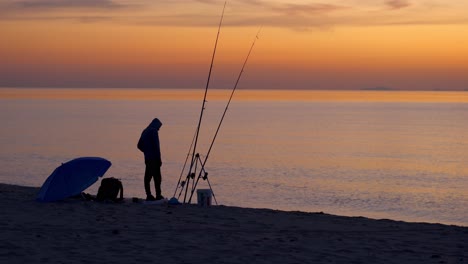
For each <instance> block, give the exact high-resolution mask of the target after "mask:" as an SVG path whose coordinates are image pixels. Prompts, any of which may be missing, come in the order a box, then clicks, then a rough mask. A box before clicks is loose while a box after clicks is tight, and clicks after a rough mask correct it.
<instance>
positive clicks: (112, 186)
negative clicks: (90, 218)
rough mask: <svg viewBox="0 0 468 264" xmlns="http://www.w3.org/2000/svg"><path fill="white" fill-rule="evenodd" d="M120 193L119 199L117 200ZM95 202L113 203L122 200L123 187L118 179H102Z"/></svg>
mask: <svg viewBox="0 0 468 264" xmlns="http://www.w3.org/2000/svg"><path fill="white" fill-rule="evenodd" d="M119 191H120V197H119V198H117V196H118V194H119ZM96 200H97V201H114V202H119V201H122V200H123V185H122V182H121V181H120V180H119V179H116V178H104V179H102V180H101V186H99V190H98V193H97V196H96Z"/></svg>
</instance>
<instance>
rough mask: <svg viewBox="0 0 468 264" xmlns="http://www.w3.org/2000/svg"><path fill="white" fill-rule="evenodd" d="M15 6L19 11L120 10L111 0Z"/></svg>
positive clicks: (67, 0)
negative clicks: (66, 9)
mask: <svg viewBox="0 0 468 264" xmlns="http://www.w3.org/2000/svg"><path fill="white" fill-rule="evenodd" d="M15 6H16V7H17V8H20V9H57V8H99V9H101V8H104V9H108V8H120V7H123V5H121V4H117V3H116V2H114V1H111V0H38V1H31V0H30V1H18V2H15Z"/></svg>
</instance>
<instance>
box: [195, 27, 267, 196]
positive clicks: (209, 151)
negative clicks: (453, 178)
mask: <svg viewBox="0 0 468 264" xmlns="http://www.w3.org/2000/svg"><path fill="white" fill-rule="evenodd" d="M261 30H262V28H261V27H260V29H259V30H258V32H257V35H255V38H254V40H253V42H252V45H251V46H250V49H249V52H248V53H247V57H246V58H245V61H244V64H243V65H242V68H241V70H240V72H239V75H238V77H237V80H236V83H235V85H234V88H233V89H232V91H231V96H230V97H229V100H228V102H227V104H226V107H225V108H224V112H223V115H222V116H221V120H220V121H219V124H218V128H217V129H216V132H215V135H214V136H213V140H212V141H211V145H210V148H209V149H208V152H207V153H206V156H205V160H204V161H203V163H202V166H201V169H200V173H199V174H198V177H197V180H196V182H195V184H194V186H193V187H192V191H191V194H190V198H189V201H188V202H189V203H190V202H191V201H192V196H193V193H194V192H195V189H196V187H197V185H198V181H199V180H200V178H202V176H201V175H202V171H204V170H205V165H206V162H207V161H208V158H209V156H210V153H211V150H212V148H213V145H214V143H215V141H216V138H217V136H218V132H219V130H220V128H221V125H222V123H223V121H224V117H225V116H226V113H227V110H228V108H229V105H230V104H231V101H232V97H233V96H234V93H235V91H236V89H237V85H238V84H239V81H240V79H241V77H242V73H244V68H245V65H246V64H247V61H248V60H249V57H250V53H252V50H253V47H254V45H255V42H256V41H257V39H258V38H259V37H258V36H259V34H260V31H261ZM203 178H204V179H207V177H206V176H205V177H203ZM208 184H209V185H210V188H211V184H210V182H209V181H208ZM213 197H214V199H215V201H216V197H215V195H214V193H213ZM217 203H218V202H216V204H217Z"/></svg>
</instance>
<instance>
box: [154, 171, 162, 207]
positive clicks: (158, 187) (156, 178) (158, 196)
mask: <svg viewBox="0 0 468 264" xmlns="http://www.w3.org/2000/svg"><path fill="white" fill-rule="evenodd" d="M153 179H154V188H155V189H156V199H162V194H161V167H159V166H155V168H154V174H153Z"/></svg>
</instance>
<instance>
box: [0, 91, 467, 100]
mask: <svg viewBox="0 0 468 264" xmlns="http://www.w3.org/2000/svg"><path fill="white" fill-rule="evenodd" d="M203 92H204V90H203V89H147V88H138V89H137V88H135V89H128V88H1V89H0V99H77V100H80V99H96V100H201V99H202V98H203ZM230 93H231V90H228V89H212V90H210V91H209V93H208V100H215V101H216V100H227V98H228V97H229V95H230ZM234 100H239V101H300V102H427V103H430V102H434V103H468V93H467V92H465V91H398V90H330V91H324V90H246V89H241V90H237V91H236V93H235V96H234Z"/></svg>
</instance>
